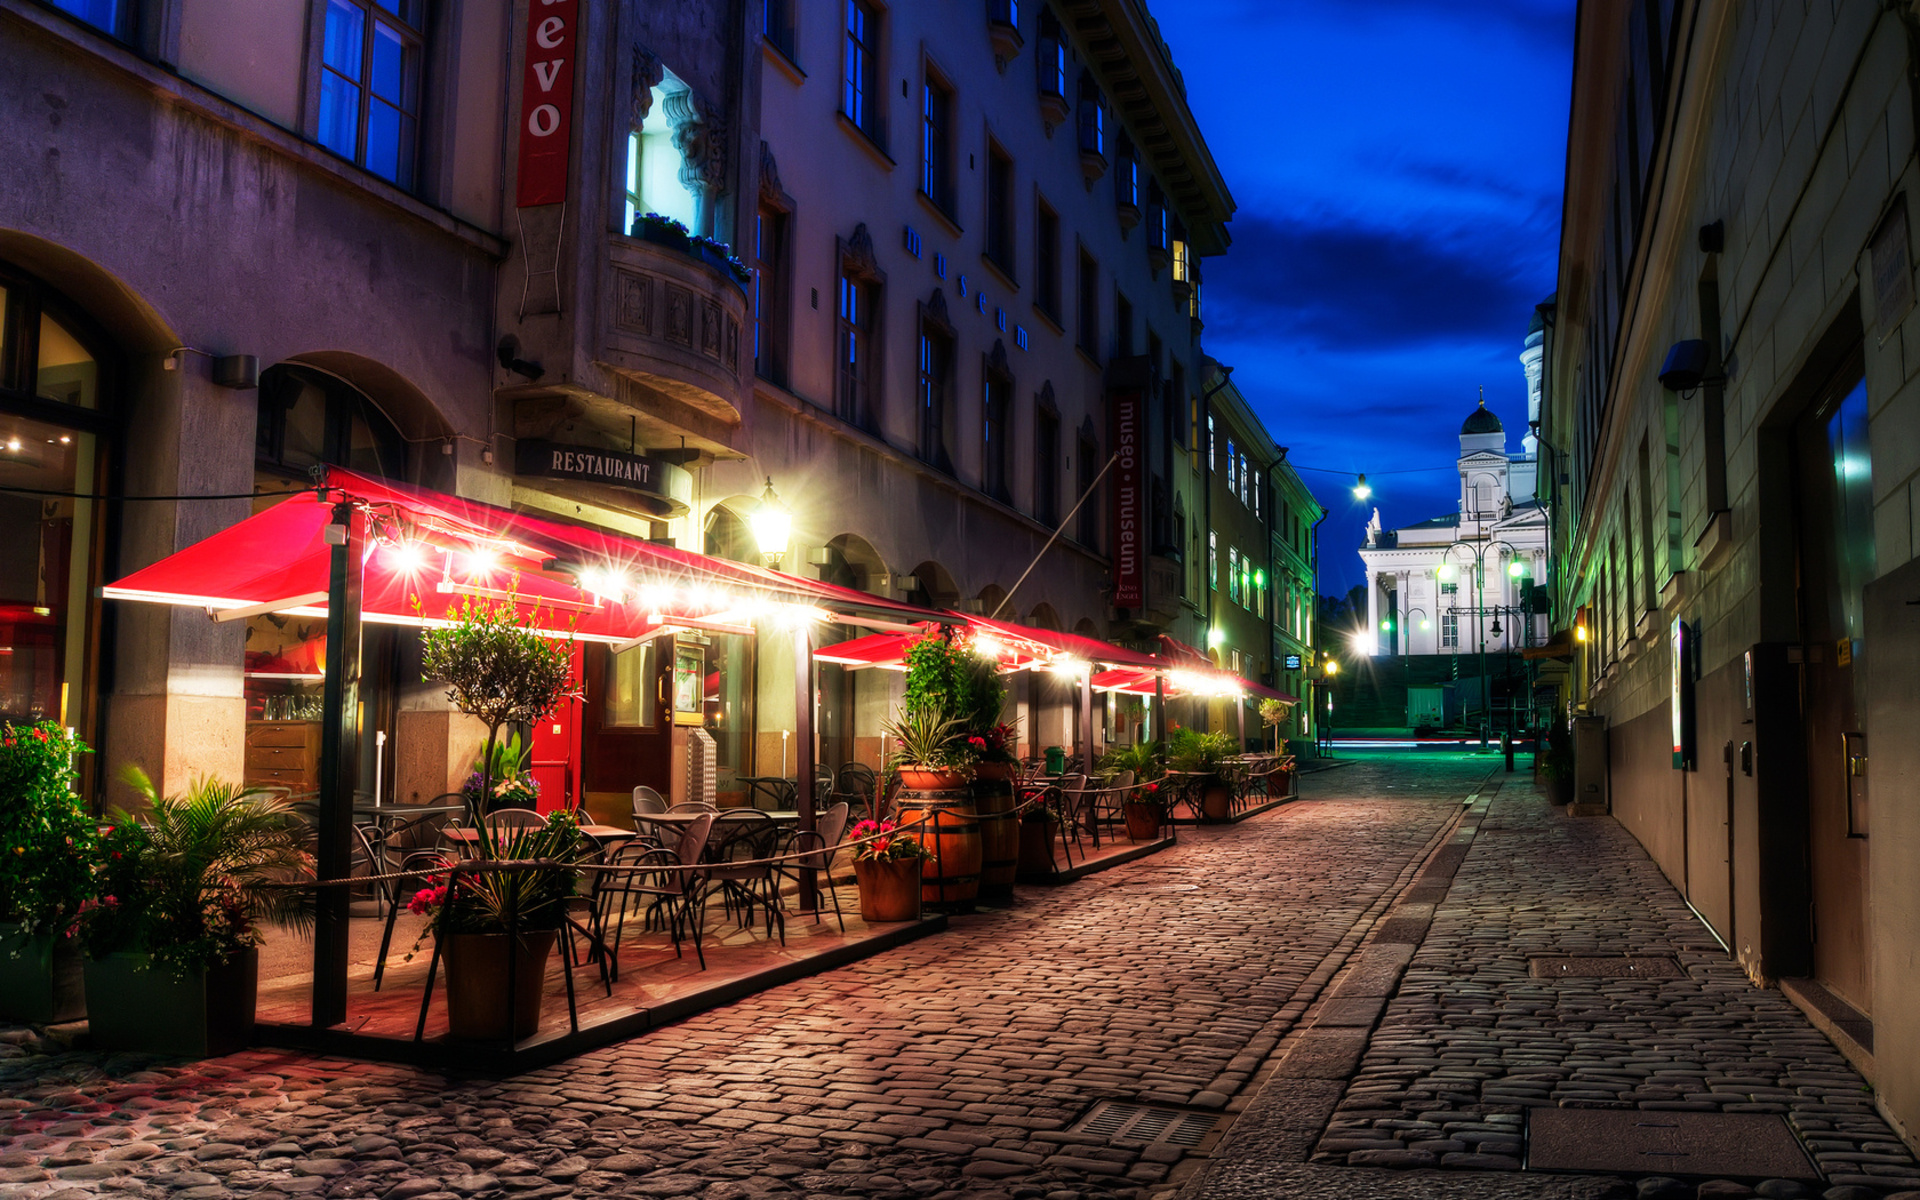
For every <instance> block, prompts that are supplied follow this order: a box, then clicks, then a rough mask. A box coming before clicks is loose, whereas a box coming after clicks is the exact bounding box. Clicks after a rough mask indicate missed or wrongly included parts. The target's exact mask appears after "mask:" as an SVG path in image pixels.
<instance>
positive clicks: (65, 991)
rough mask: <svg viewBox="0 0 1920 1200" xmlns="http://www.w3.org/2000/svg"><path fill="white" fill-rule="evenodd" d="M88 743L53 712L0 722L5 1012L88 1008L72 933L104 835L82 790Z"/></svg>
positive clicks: (29, 1017) (48, 1017) (1, 1008)
mask: <svg viewBox="0 0 1920 1200" xmlns="http://www.w3.org/2000/svg"><path fill="white" fill-rule="evenodd" d="M85 753H88V750H87V747H86V746H85V745H83V744H82V743H81V742H80V741H79V740H78V739H77V738H75V737H74V736H73V735H72V734H69V733H68V732H67V731H66V730H64V729H62V728H61V727H60V726H58V725H56V724H54V723H53V722H52V721H42V722H40V723H39V724H37V725H29V726H16V725H11V724H8V725H0V1020H12V1021H30V1022H32V1023H34V1024H37V1025H50V1024H52V1023H54V1022H56V1021H72V1020H77V1019H78V1018H80V1017H82V1016H84V1015H85V1014H86V1008H87V1005H86V993H85V991H84V989H83V985H82V982H81V962H80V951H79V948H78V947H76V946H75V945H74V944H73V941H72V939H71V938H69V937H67V936H66V935H67V932H68V928H69V926H71V924H72V923H73V919H74V917H75V916H76V915H77V914H78V913H79V911H80V906H81V904H82V903H84V902H85V901H86V900H87V899H88V898H89V897H91V896H92V895H93V867H94V863H95V861H96V857H97V854H98V849H99V840H100V839H99V836H98V833H97V829H96V826H95V825H94V822H93V819H92V818H91V817H89V816H88V815H87V814H86V811H85V810H84V809H82V808H81V806H80V798H79V797H78V796H76V795H74V792H73V782H74V769H73V760H74V756H76V755H79V754H85Z"/></svg>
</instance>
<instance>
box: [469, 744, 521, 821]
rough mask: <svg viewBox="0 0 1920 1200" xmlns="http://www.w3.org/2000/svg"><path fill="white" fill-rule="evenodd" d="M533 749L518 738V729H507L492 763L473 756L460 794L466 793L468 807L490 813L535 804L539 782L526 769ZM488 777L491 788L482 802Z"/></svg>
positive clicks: (495, 750) (495, 749) (474, 810)
mask: <svg viewBox="0 0 1920 1200" xmlns="http://www.w3.org/2000/svg"><path fill="white" fill-rule="evenodd" d="M532 753H533V750H532V747H531V746H529V745H526V744H525V743H522V742H521V740H520V734H519V731H518V730H509V731H508V733H507V736H506V740H504V741H502V742H501V743H500V744H499V745H498V746H496V747H494V754H493V762H492V763H491V764H489V763H488V762H487V761H486V759H484V758H476V759H474V760H473V769H472V770H471V771H469V772H468V774H467V781H466V782H465V783H464V784H462V785H461V786H460V794H461V795H462V796H463V797H465V799H466V801H467V807H468V809H469V810H470V811H472V812H490V813H491V812H498V811H500V810H501V809H503V808H538V807H539V806H540V782H539V781H538V780H536V779H535V778H534V777H533V772H532V771H531V770H530V769H529V762H530V760H531V758H532ZM489 779H491V780H492V781H493V792H492V795H491V797H490V798H488V800H487V801H486V803H484V804H483V803H481V796H482V795H483V794H484V793H483V792H482V790H481V789H483V788H485V787H486V786H487V781H488V780H489Z"/></svg>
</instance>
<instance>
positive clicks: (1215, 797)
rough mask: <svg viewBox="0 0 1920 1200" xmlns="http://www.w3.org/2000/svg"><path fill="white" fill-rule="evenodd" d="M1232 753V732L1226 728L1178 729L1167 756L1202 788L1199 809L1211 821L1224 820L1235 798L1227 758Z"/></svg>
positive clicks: (1177, 769)
mask: <svg viewBox="0 0 1920 1200" xmlns="http://www.w3.org/2000/svg"><path fill="white" fill-rule="evenodd" d="M1232 757H1233V735H1231V734H1229V733H1226V732H1224V731H1219V732H1215V733H1201V732H1200V731H1199V730H1197V729H1184V728H1183V729H1175V730H1174V731H1173V741H1172V744H1171V745H1170V747H1169V749H1168V755H1167V759H1168V762H1169V763H1170V764H1171V765H1172V767H1173V769H1174V770H1176V771H1182V772H1185V773H1186V774H1187V776H1188V777H1189V778H1190V779H1191V780H1192V785H1193V786H1194V787H1195V788H1197V789H1198V790H1199V792H1200V810H1201V813H1202V815H1203V816H1205V817H1206V819H1207V820H1209V821H1224V820H1226V819H1227V814H1228V812H1229V811H1230V809H1231V806H1232V802H1233V786H1232V784H1231V783H1229V782H1228V780H1227V760H1228V759H1230V758H1232Z"/></svg>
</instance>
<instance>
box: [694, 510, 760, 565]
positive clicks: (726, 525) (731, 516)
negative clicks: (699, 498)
mask: <svg viewBox="0 0 1920 1200" xmlns="http://www.w3.org/2000/svg"><path fill="white" fill-rule="evenodd" d="M704 552H705V553H706V554H707V555H709V556H711V557H713V558H724V559H729V560H731V561H733V562H743V563H751V564H753V565H754V566H756V567H757V566H759V565H760V544H759V543H758V542H757V541H755V540H754V537H753V530H751V529H749V528H747V523H746V522H745V521H743V520H741V519H740V514H738V513H736V512H734V511H733V510H732V509H730V508H728V507H727V506H726V505H724V504H716V505H714V506H713V510H712V511H711V512H709V513H708V514H707V527H706V539H705V547H704Z"/></svg>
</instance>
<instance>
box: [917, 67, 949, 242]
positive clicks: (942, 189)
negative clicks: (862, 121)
mask: <svg viewBox="0 0 1920 1200" xmlns="http://www.w3.org/2000/svg"><path fill="white" fill-rule="evenodd" d="M920 190H921V191H922V192H925V193H926V196H927V199H929V200H931V201H933V202H934V204H936V205H938V206H939V208H940V211H941V212H944V213H946V214H947V215H948V216H952V215H953V89H952V88H950V87H948V86H947V85H946V83H945V82H943V81H942V80H941V79H939V78H938V77H937V76H935V75H934V74H933V72H932V71H928V72H927V78H926V83H925V85H924V86H923V87H922V88H921V101H920Z"/></svg>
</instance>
